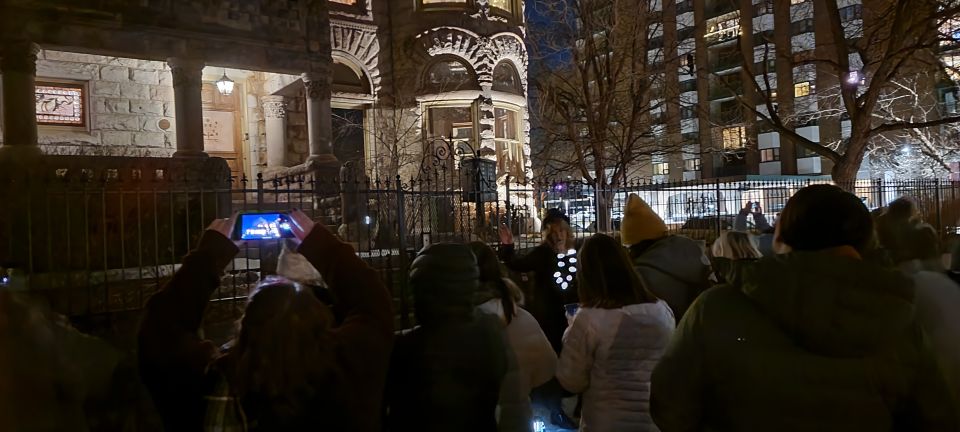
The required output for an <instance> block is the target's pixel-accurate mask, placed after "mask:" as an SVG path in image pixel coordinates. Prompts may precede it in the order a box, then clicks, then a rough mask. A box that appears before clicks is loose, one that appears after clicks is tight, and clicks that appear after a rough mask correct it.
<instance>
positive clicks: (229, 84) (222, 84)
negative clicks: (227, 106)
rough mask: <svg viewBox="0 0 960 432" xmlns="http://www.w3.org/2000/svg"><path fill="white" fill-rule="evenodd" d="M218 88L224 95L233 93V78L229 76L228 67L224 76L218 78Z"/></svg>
mask: <svg viewBox="0 0 960 432" xmlns="http://www.w3.org/2000/svg"><path fill="white" fill-rule="evenodd" d="M217 90H218V91H220V94H222V95H224V96H230V95H231V94H233V80H232V79H230V78H229V77H227V69H226V68H224V69H223V76H222V77H220V79H218V80H217Z"/></svg>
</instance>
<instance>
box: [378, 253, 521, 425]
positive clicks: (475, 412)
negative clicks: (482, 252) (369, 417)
mask: <svg viewBox="0 0 960 432" xmlns="http://www.w3.org/2000/svg"><path fill="white" fill-rule="evenodd" d="M410 285H411V287H412V288H413V295H414V305H415V307H416V316H417V321H418V322H419V323H420V326H419V327H416V328H414V329H413V330H410V331H408V332H405V333H404V334H401V335H400V336H398V337H397V342H396V348H395V349H394V351H393V358H392V359H391V362H390V374H389V379H388V384H387V395H386V409H387V427H388V429H389V430H390V431H411V432H412V431H437V432H441V431H443V432H446V431H476V432H495V431H496V430H497V418H496V408H497V401H498V400H499V397H500V385H501V382H502V381H503V377H504V375H505V374H506V373H507V366H508V351H507V346H508V345H507V340H506V333H505V331H504V329H503V325H502V324H501V323H500V320H499V318H498V317H496V316H494V315H488V314H485V313H479V312H477V311H476V310H475V307H474V305H473V296H474V295H475V294H476V291H477V289H478V288H479V269H478V268H477V262H476V257H475V256H474V255H473V252H472V251H470V249H469V248H468V247H467V246H464V245H454V244H436V245H431V246H429V247H427V248H426V249H424V250H423V251H421V252H420V255H419V256H418V257H417V259H416V260H414V262H413V263H412V264H411V266H410Z"/></svg>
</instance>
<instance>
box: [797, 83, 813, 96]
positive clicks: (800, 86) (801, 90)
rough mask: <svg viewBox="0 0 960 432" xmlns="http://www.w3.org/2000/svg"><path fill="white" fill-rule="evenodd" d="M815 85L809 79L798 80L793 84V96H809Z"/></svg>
mask: <svg viewBox="0 0 960 432" xmlns="http://www.w3.org/2000/svg"><path fill="white" fill-rule="evenodd" d="M815 89H816V87H815V86H814V85H813V84H810V81H804V82H799V83H796V84H794V85H793V97H804V96H810V95H811V94H813V93H814V90H815Z"/></svg>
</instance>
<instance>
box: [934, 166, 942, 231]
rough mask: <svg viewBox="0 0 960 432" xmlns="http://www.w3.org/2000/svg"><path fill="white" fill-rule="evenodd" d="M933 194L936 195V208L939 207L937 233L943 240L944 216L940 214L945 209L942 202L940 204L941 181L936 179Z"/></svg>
mask: <svg viewBox="0 0 960 432" xmlns="http://www.w3.org/2000/svg"><path fill="white" fill-rule="evenodd" d="M933 194H934V200H935V201H936V206H937V219H936V220H937V233H938V234H940V235H941V238H943V237H942V236H943V233H944V231H943V220H942V215H941V213H940V211H941V209H942V208H943V206H942V205H941V202H940V179H935V180H934V189H933Z"/></svg>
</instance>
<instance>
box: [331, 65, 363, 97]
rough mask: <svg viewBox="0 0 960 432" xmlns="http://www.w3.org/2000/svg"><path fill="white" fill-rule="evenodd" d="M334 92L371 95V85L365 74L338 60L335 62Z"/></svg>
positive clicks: (333, 71)
mask: <svg viewBox="0 0 960 432" xmlns="http://www.w3.org/2000/svg"><path fill="white" fill-rule="evenodd" d="M332 73H333V91H335V92H344V93H363V94H369V93H370V83H369V82H368V81H367V77H366V76H365V75H364V74H363V72H361V71H359V70H357V69H354V68H352V67H350V66H349V65H347V64H345V63H340V62H338V61H337V60H334V61H333V70H332Z"/></svg>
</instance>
